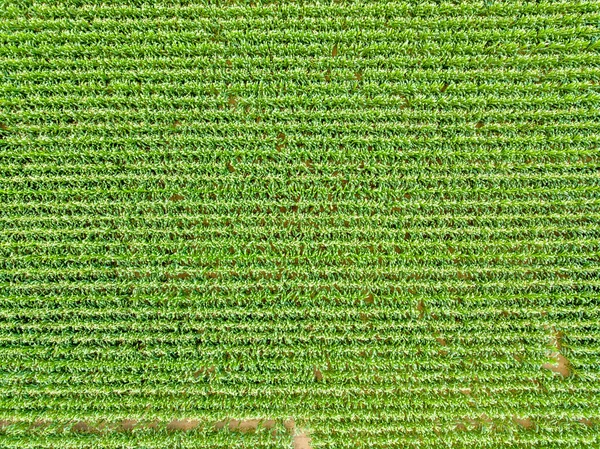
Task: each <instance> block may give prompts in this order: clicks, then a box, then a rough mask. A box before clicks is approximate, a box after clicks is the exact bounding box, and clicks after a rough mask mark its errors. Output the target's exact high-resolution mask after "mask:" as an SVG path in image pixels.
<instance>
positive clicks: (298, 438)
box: [293, 432, 311, 449]
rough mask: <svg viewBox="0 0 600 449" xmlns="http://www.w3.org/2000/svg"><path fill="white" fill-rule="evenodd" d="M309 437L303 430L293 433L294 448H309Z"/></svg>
mask: <svg viewBox="0 0 600 449" xmlns="http://www.w3.org/2000/svg"><path fill="white" fill-rule="evenodd" d="M310 442H311V438H310V437H309V436H308V435H307V434H306V433H303V432H300V433H298V434H297V435H294V441H293V447H294V449H310Z"/></svg>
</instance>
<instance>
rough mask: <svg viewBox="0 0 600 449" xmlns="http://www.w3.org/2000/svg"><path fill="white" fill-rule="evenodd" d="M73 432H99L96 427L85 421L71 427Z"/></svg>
mask: <svg viewBox="0 0 600 449" xmlns="http://www.w3.org/2000/svg"><path fill="white" fill-rule="evenodd" d="M71 430H72V431H73V432H78V433H96V432H97V429H96V428H95V427H94V426H92V425H90V424H88V423H86V422H85V421H79V422H76V423H75V424H73V426H72V427H71Z"/></svg>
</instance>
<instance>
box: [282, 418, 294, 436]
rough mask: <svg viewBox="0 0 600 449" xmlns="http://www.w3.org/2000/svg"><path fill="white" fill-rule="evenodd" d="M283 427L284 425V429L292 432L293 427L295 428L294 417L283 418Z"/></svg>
mask: <svg viewBox="0 0 600 449" xmlns="http://www.w3.org/2000/svg"><path fill="white" fill-rule="evenodd" d="M283 427H285V430H287V431H288V432H290V433H292V432H293V431H294V429H295V428H296V422H295V421H294V418H290V419H287V420H285V421H284V422H283Z"/></svg>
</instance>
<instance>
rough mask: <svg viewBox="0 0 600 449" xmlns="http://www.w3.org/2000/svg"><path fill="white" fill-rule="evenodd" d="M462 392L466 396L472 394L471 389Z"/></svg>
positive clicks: (462, 389)
mask: <svg viewBox="0 0 600 449" xmlns="http://www.w3.org/2000/svg"><path fill="white" fill-rule="evenodd" d="M460 392H461V393H462V394H464V395H465V396H469V395H470V394H471V389H470V388H461V389H460Z"/></svg>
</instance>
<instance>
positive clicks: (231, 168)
mask: <svg viewBox="0 0 600 449" xmlns="http://www.w3.org/2000/svg"><path fill="white" fill-rule="evenodd" d="M227 170H229V173H233V172H234V171H235V167H234V166H233V164H232V163H231V162H227Z"/></svg>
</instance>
